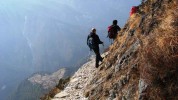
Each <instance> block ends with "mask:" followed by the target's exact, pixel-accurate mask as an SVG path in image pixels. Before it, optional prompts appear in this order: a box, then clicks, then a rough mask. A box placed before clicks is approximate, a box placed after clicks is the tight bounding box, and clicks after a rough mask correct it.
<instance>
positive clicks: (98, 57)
mask: <svg viewBox="0 0 178 100" xmlns="http://www.w3.org/2000/svg"><path fill="white" fill-rule="evenodd" d="M93 51H94V52H95V55H96V63H95V67H96V68H98V66H99V61H100V54H99V50H97V49H94V50H93Z"/></svg>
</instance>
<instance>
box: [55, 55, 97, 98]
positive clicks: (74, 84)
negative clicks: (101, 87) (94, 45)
mask: <svg viewBox="0 0 178 100" xmlns="http://www.w3.org/2000/svg"><path fill="white" fill-rule="evenodd" d="M90 60H91V61H89V62H87V63H86V64H84V65H83V66H82V67H81V68H80V69H79V70H78V71H77V72H76V73H75V74H74V76H73V77H72V78H71V80H70V82H69V84H68V85H67V87H66V88H65V89H64V90H63V91H62V92H60V93H58V94H57V95H56V96H55V97H54V98H53V99H52V100H88V99H87V98H85V97H84V89H85V87H86V86H87V84H88V83H89V82H90V81H91V80H92V79H93V77H94V75H95V74H96V72H97V69H96V68H95V56H92V57H91V58H90Z"/></svg>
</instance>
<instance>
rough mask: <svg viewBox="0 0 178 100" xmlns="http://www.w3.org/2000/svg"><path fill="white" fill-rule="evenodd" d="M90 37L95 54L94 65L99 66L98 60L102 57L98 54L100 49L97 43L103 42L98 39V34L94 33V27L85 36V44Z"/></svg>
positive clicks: (101, 59)
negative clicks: (86, 36)
mask: <svg viewBox="0 0 178 100" xmlns="http://www.w3.org/2000/svg"><path fill="white" fill-rule="evenodd" d="M90 38H92V41H93V44H92V48H90V49H92V50H93V51H94V53H95V55H96V63H95V67H96V68H98V67H99V61H101V62H102V61H103V58H102V57H101V55H100V50H99V44H103V42H102V41H101V40H100V39H99V36H98V35H97V34H96V29H95V28H92V30H91V32H90V34H89V35H88V38H87V45H89V43H88V40H89V39H90Z"/></svg>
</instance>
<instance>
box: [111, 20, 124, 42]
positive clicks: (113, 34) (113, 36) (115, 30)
mask: <svg viewBox="0 0 178 100" xmlns="http://www.w3.org/2000/svg"><path fill="white" fill-rule="evenodd" d="M120 30H121V28H120V27H119V26H118V25H117V20H113V24H112V25H111V26H109V27H108V37H109V38H110V39H113V40H115V39H116V37H117V34H118V32H119V31H120Z"/></svg>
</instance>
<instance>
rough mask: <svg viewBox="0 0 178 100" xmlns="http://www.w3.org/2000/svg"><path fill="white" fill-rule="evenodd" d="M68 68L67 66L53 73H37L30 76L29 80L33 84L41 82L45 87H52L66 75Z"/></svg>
mask: <svg viewBox="0 0 178 100" xmlns="http://www.w3.org/2000/svg"><path fill="white" fill-rule="evenodd" d="M65 72H66V70H65V68H63V69H60V70H58V71H57V72H54V73H53V74H51V75H47V74H46V75H40V74H35V75H34V76H33V77H31V78H29V79H28V80H29V81H30V82H31V83H32V84H39V85H42V86H43V88H44V89H51V88H53V87H54V86H56V85H57V84H58V82H59V80H60V79H61V78H63V77H64V74H65Z"/></svg>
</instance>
